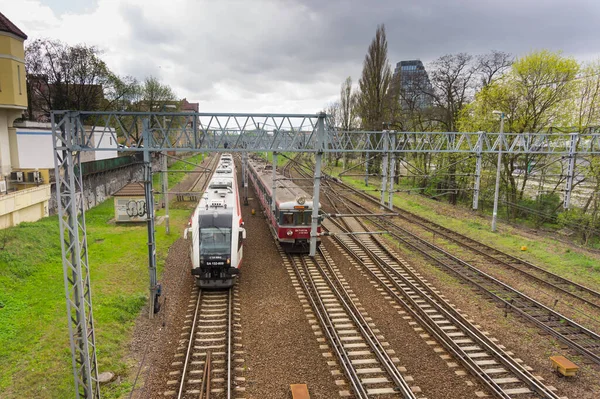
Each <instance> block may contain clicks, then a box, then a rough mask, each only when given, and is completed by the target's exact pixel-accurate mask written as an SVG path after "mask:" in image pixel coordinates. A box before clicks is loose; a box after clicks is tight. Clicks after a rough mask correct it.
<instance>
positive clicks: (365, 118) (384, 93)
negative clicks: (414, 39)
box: [358, 25, 392, 130]
mask: <svg viewBox="0 0 600 399" xmlns="http://www.w3.org/2000/svg"><path fill="white" fill-rule="evenodd" d="M391 80H392V72H391V68H390V64H389V62H388V58H387V39H386V36H385V26H384V25H379V26H378V27H377V31H376V32H375V38H374V39H373V41H372V42H371V44H370V45H369V49H368V51H367V55H366V56H365V60H364V62H363V71H362V76H361V78H360V80H359V81H358V85H359V87H360V97H359V114H360V117H361V119H362V124H363V128H365V129H368V130H381V129H382V123H383V122H384V115H385V111H386V101H387V100H388V89H389V86H390V82H391Z"/></svg>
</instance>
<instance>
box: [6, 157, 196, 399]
mask: <svg viewBox="0 0 600 399" xmlns="http://www.w3.org/2000/svg"><path fill="white" fill-rule="evenodd" d="M182 167H183V166H182V165H177V164H175V165H173V166H172V168H173V169H179V168H182ZM180 175H181V178H179V177H174V178H173V184H176V182H178V181H180V180H181V179H183V177H184V175H185V174H184V173H180ZM170 180H171V179H170ZM113 213H114V212H113V200H112V199H109V200H107V201H105V202H104V203H103V204H101V205H99V206H97V207H96V208H94V209H92V210H90V211H88V212H87V213H86V224H87V236H88V250H89V264H90V270H91V282H92V295H93V297H92V300H93V304H94V320H95V328H96V343H97V355H98V367H99V370H100V371H105V370H110V371H113V372H115V373H116V374H117V375H119V376H120V377H121V378H122V381H123V382H122V383H121V384H120V385H119V384H111V387H110V388H103V392H102V394H103V397H105V398H115V397H120V396H122V395H123V394H125V393H126V392H127V391H128V390H129V389H130V387H131V382H130V381H131V380H132V378H131V376H130V374H131V373H132V372H133V371H134V370H133V368H132V366H133V364H131V363H132V362H131V360H128V358H127V350H128V343H129V341H130V338H131V334H132V328H133V325H134V322H135V319H136V317H137V316H138V315H139V314H140V310H141V309H142V307H143V306H144V305H145V303H146V300H147V297H148V266H147V265H148V263H147V245H146V242H147V237H146V234H147V232H146V225H145V224H137V225H118V226H117V225H115V224H114V222H112V221H111V220H112V219H113V217H114V214H113ZM160 213H161V211H159V214H160ZM170 213H171V229H172V233H171V235H168V236H167V235H166V234H165V232H164V228H163V227H162V226H157V229H156V240H157V266H158V271H159V276H160V273H161V272H162V269H163V266H164V262H165V258H166V254H167V250H168V248H169V246H170V245H171V244H172V243H173V242H174V241H175V240H177V238H178V237H179V236H180V234H178V232H179V231H182V229H183V227H184V226H185V222H186V220H187V218H188V217H189V211H187V210H179V209H174V210H171V212H170ZM3 237H6V238H7V239H6V241H4V240H3V239H2V238H3ZM3 241H4V242H5V245H4V247H3V249H1V250H0V397H2V398H67V397H73V389H74V388H73V387H74V385H73V375H72V368H71V353H70V348H69V339H68V337H69V335H68V327H67V317H66V305H65V288H64V280H63V270H62V262H61V249H60V237H59V229H58V218H57V217H56V216H53V217H48V218H45V219H42V220H40V221H38V222H35V223H21V224H20V225H19V226H17V227H14V228H10V229H7V230H3V231H0V248H2V242H3Z"/></svg>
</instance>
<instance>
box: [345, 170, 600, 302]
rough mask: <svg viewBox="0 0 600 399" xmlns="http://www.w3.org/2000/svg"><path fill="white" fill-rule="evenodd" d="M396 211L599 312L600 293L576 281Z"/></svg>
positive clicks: (411, 221)
mask: <svg viewBox="0 0 600 399" xmlns="http://www.w3.org/2000/svg"><path fill="white" fill-rule="evenodd" d="M334 183H335V184H337V185H340V186H341V187H343V188H344V189H346V190H350V191H351V192H352V193H353V194H355V195H357V196H359V197H360V198H363V199H366V200H368V201H369V202H371V203H373V204H374V205H376V206H379V205H380V204H379V202H378V201H377V200H376V199H375V198H373V197H372V196H370V195H367V194H365V193H363V192H360V191H359V190H356V189H354V188H353V187H350V186H348V185H346V184H344V183H339V182H334ZM394 210H395V211H397V212H398V216H397V217H398V218H400V219H403V220H405V221H407V222H409V223H411V224H413V225H417V226H420V227H421V228H423V229H425V230H428V231H430V232H432V233H435V234H436V235H438V236H440V237H444V238H445V239H447V240H450V241H453V242H455V243H457V244H459V245H460V246H461V247H462V248H465V249H467V250H469V251H471V252H473V253H475V254H477V255H480V256H483V257H484V258H485V259H486V260H487V261H488V262H491V263H492V264H493V265H497V266H501V267H504V268H506V269H509V270H511V271H515V272H517V273H519V274H521V275H523V276H525V277H527V278H530V279H531V280H533V281H535V282H536V283H538V284H542V285H545V286H547V287H550V288H552V289H556V290H558V291H560V292H562V293H564V294H565V295H567V296H570V297H572V298H574V299H577V300H579V301H581V302H582V303H585V304H587V305H589V306H591V307H593V308H595V309H597V310H600V292H598V291H595V290H593V289H591V288H589V287H586V286H584V285H582V284H578V283H576V282H574V281H571V280H568V279H566V278H564V277H561V276H559V275H557V274H555V273H551V272H549V271H547V270H545V269H543V268H541V267H539V266H536V265H534V264H532V263H530V262H527V261H525V260H523V259H520V258H518V257H516V256H513V255H510V254H507V253H505V252H502V251H500V250H498V249H496V248H493V247H491V246H489V245H486V244H484V243H482V242H479V241H477V240H475V239H472V238H470V237H467V236H465V235H464V234H460V233H458V232H456V231H453V230H451V229H448V228H446V227H443V226H441V225H439V224H437V223H435V222H432V221H430V220H428V219H425V218H424V217H421V216H419V215H417V214H414V213H412V212H409V211H407V210H405V209H401V208H398V207H396V206H394Z"/></svg>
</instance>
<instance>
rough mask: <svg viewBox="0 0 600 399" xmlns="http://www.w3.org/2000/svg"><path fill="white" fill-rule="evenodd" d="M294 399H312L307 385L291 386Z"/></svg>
mask: <svg viewBox="0 0 600 399" xmlns="http://www.w3.org/2000/svg"><path fill="white" fill-rule="evenodd" d="M290 389H291V391H292V399H310V395H309V394H308V386H307V385H306V384H290Z"/></svg>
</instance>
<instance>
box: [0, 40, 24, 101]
mask: <svg viewBox="0 0 600 399" xmlns="http://www.w3.org/2000/svg"><path fill="white" fill-rule="evenodd" d="M0 107H11V108H23V109H24V108H27V85H26V77H25V50H24V45H23V40H21V39H19V38H16V37H15V36H13V35H11V34H9V33H6V32H0Z"/></svg>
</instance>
